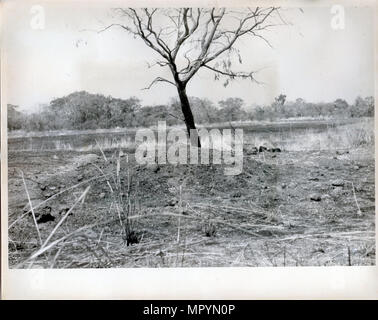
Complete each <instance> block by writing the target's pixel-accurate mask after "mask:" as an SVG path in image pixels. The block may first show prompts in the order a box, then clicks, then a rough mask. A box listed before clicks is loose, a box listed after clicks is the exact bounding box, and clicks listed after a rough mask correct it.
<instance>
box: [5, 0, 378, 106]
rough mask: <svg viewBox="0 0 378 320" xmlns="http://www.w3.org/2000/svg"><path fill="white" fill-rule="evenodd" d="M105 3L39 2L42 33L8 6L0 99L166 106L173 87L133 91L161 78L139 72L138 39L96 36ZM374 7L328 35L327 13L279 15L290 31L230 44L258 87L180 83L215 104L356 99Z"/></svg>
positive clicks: (365, 84) (144, 51)
mask: <svg viewBox="0 0 378 320" xmlns="http://www.w3.org/2000/svg"><path fill="white" fill-rule="evenodd" d="M110 8H111V5H109V4H107V5H106V6H105V5H103V6H100V5H96V6H95V5H93V6H91V7H88V6H84V5H78V4H77V5H75V4H71V5H70V4H54V5H53V4H51V5H48V6H44V10H45V23H46V25H45V28H44V29H42V30H33V29H32V28H31V26H30V19H31V18H32V14H31V13H30V6H17V5H13V6H8V10H7V11H6V29H5V31H6V32H5V36H4V39H3V41H4V42H3V45H4V46H3V49H4V50H5V51H4V52H5V53H6V60H5V64H4V70H3V71H5V74H6V78H5V79H6V82H5V83H6V89H7V98H8V99H7V102H8V103H12V104H17V105H19V106H20V107H21V108H22V109H24V110H29V111H32V110H34V109H35V108H36V106H38V105H39V104H44V103H48V102H49V101H50V100H51V99H53V98H55V97H61V96H64V95H67V94H69V93H72V92H74V91H80V90H86V91H88V92H91V93H102V94H104V95H112V96H113V97H117V98H128V97H130V96H137V97H139V98H141V99H142V102H143V104H161V103H166V102H167V101H169V99H170V98H171V97H173V96H175V95H176V93H175V88H174V87H172V86H170V85H168V84H158V85H156V86H155V87H153V88H152V89H150V90H148V91H146V90H141V89H142V88H144V87H146V86H148V85H149V83H150V82H151V81H152V80H153V79H154V78H155V77H156V76H161V75H163V76H166V77H170V74H169V72H168V70H163V69H161V68H159V67H156V68H153V69H148V68H147V62H151V61H152V60H153V58H154V57H155V55H154V53H153V52H152V51H151V49H149V48H148V47H146V46H145V45H144V43H143V42H142V41H141V40H138V39H133V38H132V37H131V36H130V35H128V34H127V33H125V32H124V31H122V30H120V29H118V30H117V29H113V30H111V31H106V32H103V33H100V34H98V33H95V32H90V31H83V29H101V28H102V27H103V26H104V25H106V24H107V23H109V21H111V10H110ZM373 13H374V11H373V10H372V9H370V8H353V7H349V8H346V10H345V29H344V30H333V29H332V28H331V25H330V21H331V18H332V14H331V10H330V8H329V7H324V8H316V7H313V8H312V7H305V8H304V12H303V13H302V12H301V11H300V10H298V9H294V8H291V9H287V10H284V11H283V16H284V17H285V19H286V20H287V21H289V22H290V23H291V24H292V25H291V26H282V27H277V28H275V29H274V31H271V32H269V34H267V38H268V39H269V41H270V42H271V44H272V45H273V47H274V48H273V49H272V48H270V47H268V46H267V45H266V44H265V43H264V42H263V41H262V40H260V39H255V40H248V41H246V40H245V41H243V42H242V43H240V45H239V48H240V50H241V51H242V54H243V66H245V70H246V71H250V70H259V69H262V70H261V71H259V73H258V74H257V75H256V78H257V79H258V80H259V81H261V82H263V83H264V84H255V83H252V82H250V81H242V80H240V81H236V82H233V83H231V84H230V85H229V86H228V87H227V88H224V87H223V85H222V82H215V81H213V76H212V75H211V74H210V73H209V72H208V71H202V72H200V73H198V74H197V75H196V76H195V77H194V78H193V79H192V80H191V82H190V83H189V86H188V89H187V90H188V94H189V95H192V96H199V97H207V98H209V99H211V100H213V101H215V102H217V101H219V100H221V99H225V98H227V97H241V98H242V99H244V101H245V102H246V104H247V105H252V104H267V103H270V102H271V101H272V100H273V99H274V97H276V96H277V95H278V94H280V93H284V94H286V95H287V98H288V99H289V100H295V99H296V98H299V97H300V98H304V99H305V100H307V101H313V102H318V101H334V100H335V99H337V98H343V99H346V100H347V101H348V102H353V101H354V99H355V98H356V96H358V95H361V96H368V95H374V16H373Z"/></svg>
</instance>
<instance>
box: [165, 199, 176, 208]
mask: <svg viewBox="0 0 378 320" xmlns="http://www.w3.org/2000/svg"><path fill="white" fill-rule="evenodd" d="M177 203H178V201H177V200H176V199H171V200H169V201H168V202H167V205H168V206H170V207H174V206H175V205H176V204H177Z"/></svg>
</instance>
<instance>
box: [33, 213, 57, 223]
mask: <svg viewBox="0 0 378 320" xmlns="http://www.w3.org/2000/svg"><path fill="white" fill-rule="evenodd" d="M54 220H55V217H54V216H53V215H52V214H51V213H43V214H42V215H41V216H40V218H39V219H38V220H37V223H46V222H49V221H54Z"/></svg>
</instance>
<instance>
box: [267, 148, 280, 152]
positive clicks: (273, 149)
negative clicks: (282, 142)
mask: <svg viewBox="0 0 378 320" xmlns="http://www.w3.org/2000/svg"><path fill="white" fill-rule="evenodd" d="M270 151H271V152H281V149H280V148H272V149H270Z"/></svg>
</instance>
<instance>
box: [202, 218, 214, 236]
mask: <svg viewBox="0 0 378 320" xmlns="http://www.w3.org/2000/svg"><path fill="white" fill-rule="evenodd" d="M203 231H204V233H205V236H206V237H209V238H213V237H215V236H216V234H217V226H216V225H215V224H214V223H213V222H212V221H211V220H208V221H207V222H206V224H205V225H204V227H203Z"/></svg>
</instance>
